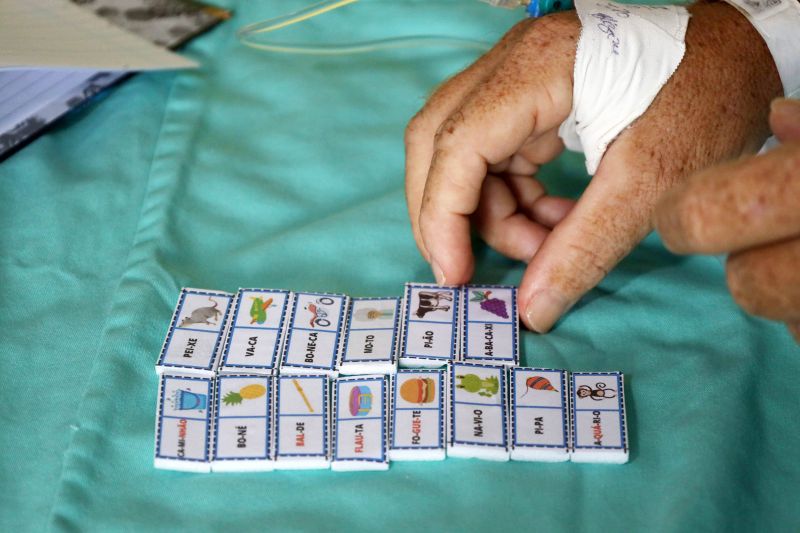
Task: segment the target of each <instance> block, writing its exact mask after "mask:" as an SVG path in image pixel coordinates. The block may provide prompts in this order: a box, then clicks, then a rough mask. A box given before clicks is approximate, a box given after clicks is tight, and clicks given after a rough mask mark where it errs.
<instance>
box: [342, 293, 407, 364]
mask: <svg viewBox="0 0 800 533" xmlns="http://www.w3.org/2000/svg"><path fill="white" fill-rule="evenodd" d="M389 300H394V302H395V308H394V330H393V331H392V345H391V346H392V353H391V354H390V355H389V359H386V358H382V359H358V360H349V359H347V346H348V344H349V343H350V331H351V328H352V326H353V311H354V309H355V305H353V304H354V303H355V302H363V301H370V302H386V301H389ZM347 314H348V318H347V333H346V334H345V337H344V348H342V357H341V364H344V363H355V364H361V363H389V364H392V365H393V364H395V363H396V362H397V328H398V326H399V325H400V315H401V309H400V298H397V297H396V296H387V297H378V298H351V299H350V309H349V310H348V312H347ZM359 331H370V328H363V329H361V330H359ZM376 331H377V330H376Z"/></svg>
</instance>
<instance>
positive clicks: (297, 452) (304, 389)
mask: <svg viewBox="0 0 800 533" xmlns="http://www.w3.org/2000/svg"><path fill="white" fill-rule="evenodd" d="M329 383H330V381H329V379H328V376H325V375H288V376H280V377H278V378H277V391H278V392H277V400H276V402H275V405H276V408H275V413H276V414H275V419H276V422H277V423H276V426H275V432H276V438H275V468H276V469H282V470H307V469H316V468H328V467H329V466H330V445H329V443H330V407H329V406H330V403H329V401H328V397H329V395H330V389H329Z"/></svg>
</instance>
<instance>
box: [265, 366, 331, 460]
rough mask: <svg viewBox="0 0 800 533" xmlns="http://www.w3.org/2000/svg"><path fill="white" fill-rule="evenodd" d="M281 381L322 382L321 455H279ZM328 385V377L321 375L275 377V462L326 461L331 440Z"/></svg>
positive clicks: (329, 381)
mask: <svg viewBox="0 0 800 533" xmlns="http://www.w3.org/2000/svg"><path fill="white" fill-rule="evenodd" d="M281 379H320V380H322V411H323V412H322V413H321V414H320V415H319V416H320V417H321V418H322V433H323V434H324V435H325V442H323V443H322V453H284V454H281V453H280V443H281V441H280V433H281V424H280V419H281V414H280V409H281ZM330 383H331V380H330V378H329V377H328V376H326V375H323V374H297V375H293V374H283V375H281V376H276V377H275V390H276V391H277V392H276V395H275V417H274V420H275V460H276V461H277V460H279V459H280V458H281V457H284V458H285V457H321V458H323V459H325V460H326V461H327V460H328V456H329V455H330V452H329V444H330V440H331V435H330V431H329V429H328V424H329V418H330V416H329V413H328V402H329V396H330ZM286 416H296V415H286Z"/></svg>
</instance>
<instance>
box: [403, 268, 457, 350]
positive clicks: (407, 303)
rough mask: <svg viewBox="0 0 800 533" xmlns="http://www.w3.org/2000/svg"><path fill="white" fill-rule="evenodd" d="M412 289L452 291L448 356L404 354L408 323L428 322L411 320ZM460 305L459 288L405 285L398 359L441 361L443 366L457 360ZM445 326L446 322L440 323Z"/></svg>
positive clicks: (416, 284)
mask: <svg viewBox="0 0 800 533" xmlns="http://www.w3.org/2000/svg"><path fill="white" fill-rule="evenodd" d="M412 289H445V290H449V291H453V292H454V294H453V320H452V329H451V332H450V344H451V346H450V356H433V355H419V354H409V353H406V350H407V349H408V324H409V323H410V322H429V321H426V320H414V321H412V320H411V290H412ZM460 305H461V287H453V286H448V285H433V284H429V285H426V284H423V283H406V287H405V291H404V294H403V340H402V344H401V345H400V359H420V360H423V361H441V362H442V364H445V363H447V362H450V361H455V360H457V359H458V353H457V352H458V335H459V322H460V320H459V313H460V312H461V309H460ZM441 323H444V324H446V323H447V322H441Z"/></svg>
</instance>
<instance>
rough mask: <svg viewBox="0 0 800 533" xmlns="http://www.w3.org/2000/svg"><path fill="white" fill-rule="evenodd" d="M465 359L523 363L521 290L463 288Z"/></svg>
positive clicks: (499, 287) (498, 286) (483, 287)
mask: <svg viewBox="0 0 800 533" xmlns="http://www.w3.org/2000/svg"><path fill="white" fill-rule="evenodd" d="M461 293H462V300H463V304H462V309H463V315H464V316H463V317H462V319H461V322H462V324H463V329H462V334H461V359H462V360H463V361H466V362H478V363H501V364H505V365H509V366H515V365H518V364H519V319H518V318H517V288H516V287H510V286H502V285H467V286H465V287H463V288H462V290H461Z"/></svg>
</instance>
